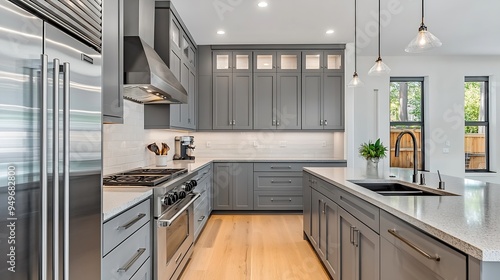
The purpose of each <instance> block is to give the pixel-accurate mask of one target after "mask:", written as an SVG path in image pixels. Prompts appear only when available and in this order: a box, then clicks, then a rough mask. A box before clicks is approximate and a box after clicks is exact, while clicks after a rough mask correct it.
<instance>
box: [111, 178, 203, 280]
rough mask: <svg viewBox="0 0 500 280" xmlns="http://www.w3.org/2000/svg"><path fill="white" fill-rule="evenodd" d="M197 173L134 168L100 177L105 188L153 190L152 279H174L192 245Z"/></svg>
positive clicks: (178, 273)
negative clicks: (146, 188)
mask: <svg viewBox="0 0 500 280" xmlns="http://www.w3.org/2000/svg"><path fill="white" fill-rule="evenodd" d="M196 175H197V172H192V173H189V174H187V169H142V168H141V169H135V170H131V171H127V172H123V173H119V174H114V175H110V176H107V177H105V178H103V182H104V185H105V186H106V187H122V188H123V187H138V186H141V187H144V186H150V187H152V188H153V200H154V202H153V205H154V210H153V216H154V218H155V230H154V248H155V249H154V268H153V271H154V279H157V280H160V279H161V280H165V279H177V278H178V277H179V275H180V273H181V272H182V269H183V268H184V266H185V265H186V263H187V261H188V260H189V258H190V256H191V254H192V250H193V242H194V238H193V237H194V220H193V217H194V216H193V210H194V209H193V203H194V201H195V200H196V199H198V198H199V197H200V194H197V193H195V192H194V190H195V188H196V185H197V182H196V180H193V178H194V177H195V176H196Z"/></svg>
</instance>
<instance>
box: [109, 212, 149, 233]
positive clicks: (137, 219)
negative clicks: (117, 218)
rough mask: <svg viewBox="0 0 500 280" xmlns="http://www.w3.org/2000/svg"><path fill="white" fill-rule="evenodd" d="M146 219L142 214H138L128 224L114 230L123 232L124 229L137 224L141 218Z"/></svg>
mask: <svg viewBox="0 0 500 280" xmlns="http://www.w3.org/2000/svg"><path fill="white" fill-rule="evenodd" d="M144 217H146V214H144V213H140V214H139V215H137V217H135V218H133V219H132V220H131V221H129V222H128V223H126V224H124V225H121V226H119V227H117V228H116V229H117V230H124V229H129V228H130V227H131V226H133V225H134V224H135V223H137V222H138V221H140V220H141V219H142V218H144Z"/></svg>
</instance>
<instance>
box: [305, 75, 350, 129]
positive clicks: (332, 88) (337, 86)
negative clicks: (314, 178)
mask: <svg viewBox="0 0 500 280" xmlns="http://www.w3.org/2000/svg"><path fill="white" fill-rule="evenodd" d="M302 129H323V130H343V129H344V75H343V74H342V73H334V72H333V73H330V72H325V73H320V72H318V73H315V72H308V73H303V74H302Z"/></svg>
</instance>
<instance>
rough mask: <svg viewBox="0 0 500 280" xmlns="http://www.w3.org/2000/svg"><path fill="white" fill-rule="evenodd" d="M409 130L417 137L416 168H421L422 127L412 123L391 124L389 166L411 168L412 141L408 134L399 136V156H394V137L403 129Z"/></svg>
mask: <svg viewBox="0 0 500 280" xmlns="http://www.w3.org/2000/svg"><path fill="white" fill-rule="evenodd" d="M405 130H409V131H411V132H413V134H415V137H416V138H417V152H418V169H419V170H422V169H423V168H422V166H423V162H422V158H423V157H422V155H423V152H422V151H423V149H422V144H421V143H423V141H422V133H421V131H422V129H421V126H420V125H412V126H391V143H390V149H389V151H390V153H391V155H390V159H391V167H401V168H413V166H414V163H413V142H412V140H411V136H410V135H408V134H407V135H405V136H403V138H401V143H400V150H399V157H396V156H395V151H396V139H397V138H398V135H399V134H400V133H401V132H403V131H405Z"/></svg>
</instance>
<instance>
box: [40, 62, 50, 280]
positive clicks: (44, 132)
mask: <svg viewBox="0 0 500 280" xmlns="http://www.w3.org/2000/svg"><path fill="white" fill-rule="evenodd" d="M41 60H42V69H41V73H40V75H41V77H40V81H41V88H42V96H41V127H40V130H41V138H40V140H41V143H40V149H41V151H40V182H41V200H42V201H41V204H42V209H41V210H42V211H41V212H42V213H41V215H42V240H41V243H42V244H41V245H42V248H41V249H42V255H41V273H42V275H41V276H42V277H41V279H42V280H47V279H48V269H47V259H48V248H47V247H48V243H47V240H48V217H47V216H48V212H49V210H48V167H47V165H48V157H47V149H48V148H47V146H48V141H49V140H48V139H49V136H48V126H47V120H48V116H47V115H48V113H47V111H48V108H47V103H48V93H47V84H48V80H49V79H48V77H47V75H48V56H47V55H46V54H42V55H41Z"/></svg>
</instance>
